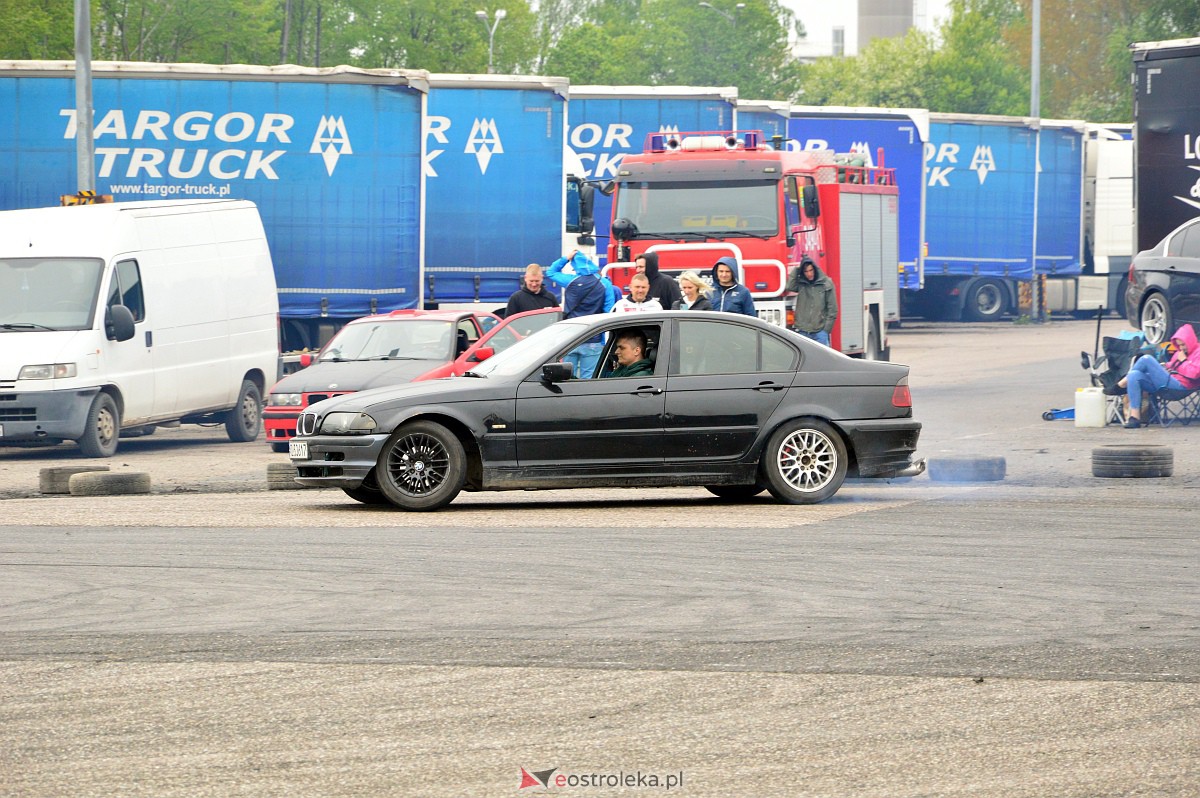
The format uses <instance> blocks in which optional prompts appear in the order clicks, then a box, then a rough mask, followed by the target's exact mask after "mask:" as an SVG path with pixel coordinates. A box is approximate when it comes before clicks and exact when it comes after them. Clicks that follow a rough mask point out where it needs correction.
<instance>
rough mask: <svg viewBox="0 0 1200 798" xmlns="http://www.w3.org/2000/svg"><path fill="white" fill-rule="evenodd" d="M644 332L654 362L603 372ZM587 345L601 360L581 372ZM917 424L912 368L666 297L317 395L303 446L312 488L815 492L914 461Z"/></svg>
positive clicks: (373, 498) (425, 501)
mask: <svg viewBox="0 0 1200 798" xmlns="http://www.w3.org/2000/svg"><path fill="white" fill-rule="evenodd" d="M627 332H632V333H634V334H635V335H634V337H633V339H629V338H628V337H626V336H625V335H624V333H627ZM638 333H640V335H641V336H642V338H638V337H637V334H638ZM631 341H633V342H637V341H644V342H645V349H644V352H643V355H644V357H643V359H644V360H646V361H649V362H648V363H646V364H641V368H643V369H645V370H646V371H647V372H648V373H644V374H640V375H638V376H630V377H619V376H608V375H609V374H610V373H611V372H613V371H614V370H616V369H617V367H618V364H617V361H616V358H617V356H618V352H619V350H618V347H617V344H618V343H619V342H622V344H623V347H624V349H622V350H620V354H622V356H627V351H631V347H630V342H631ZM589 348H591V349H592V350H593V351H595V350H599V358H598V360H597V361H596V365H595V366H594V368H593V370H592V372H591V373H587V374H581V375H578V376H576V375H574V374H573V373H572V371H573V365H572V363H571V362H570V361H573V360H575V358H576V356H577V355H579V354H580V353H581V352H584V351H586V350H588V349H589ZM639 362H640V361H639ZM627 370H628V369H627ZM920 429H921V425H920V424H919V423H918V422H916V421H914V420H913V418H912V401H911V398H910V394H909V389H908V367H907V366H903V365H898V364H894V363H880V362H871V361H862V360H852V359H851V358H849V357H846V356H845V355H843V354H841V353H840V352H835V351H834V350H832V349H829V348H827V347H824V346H821V345H820V344H818V343H816V342H814V341H810V340H808V339H806V338H802V337H801V336H799V335H796V334H795V333H792V332H789V331H787V330H784V329H781V328H779V327H774V326H771V325H768V324H766V323H765V322H762V321H760V320H758V319H755V318H752V317H748V316H742V315H737V314H731V313H715V312H693V311H663V312H654V313H637V314H609V315H606V316H589V317H585V318H579V319H572V320H568V321H561V322H559V323H557V324H554V325H551V326H550V327H547V328H546V329H544V330H542V331H540V332H537V333H535V334H534V335H532V336H530V337H528V338H526V339H524V340H522V341H520V342H518V343H517V344H515V345H514V346H512V347H510V348H509V349H507V350H505V351H504V352H500V353H498V354H496V355H495V356H494V357H492V358H490V359H489V360H486V361H484V362H483V363H481V364H480V365H479V366H476V367H475V368H474V369H472V370H471V371H470V372H468V373H467V374H466V375H465V376H462V377H451V378H448V379H442V380H431V381H428V382H421V383H411V384H407V385H397V386H394V387H389V388H378V389H374V390H370V391H362V392H359V393H355V394H349V395H346V396H339V397H335V398H332V399H328V400H326V401H323V402H319V403H317V404H314V405H312V406H311V407H309V408H307V409H305V411H304V413H303V414H302V415H301V417H300V426H299V434H298V435H297V437H296V438H293V439H292V441H291V450H290V454H291V458H292V463H293V464H294V465H295V466H297V470H298V475H299V476H298V481H299V482H300V483H301V484H304V485H312V486H327V487H328V486H333V487H339V488H342V489H343V490H344V491H345V492H346V493H347V494H348V495H349V496H350V497H351V498H354V499H356V500H358V501H361V502H365V503H370V504H384V503H388V502H390V503H392V504H394V505H396V506H397V507H401V508H404V509H406V510H435V509H438V508H440V507H443V506H445V505H446V504H448V503H449V502H450V501H452V500H453V499H454V497H455V496H457V495H458V493H459V491H460V490H463V489H466V490H473V491H479V490H510V489H530V488H584V487H588V488H596V487H645V486H679V485H702V486H704V487H706V488H708V490H710V491H711V492H712V493H714V494H716V495H717V496H720V497H725V498H745V497H750V496H754V495H756V494H758V493H761V492H762V491H763V490H769V491H770V492H771V493H772V494H773V495H774V496H775V497H776V498H777V499H779V500H780V501H783V502H788V503H793V504H807V503H813V502H820V501H824V500H825V499H828V498H829V497H830V496H832V495H833V494H834V493H836V492H837V490H838V488H840V487H841V485H842V482H843V481H844V480H845V478H846V476H847V474H848V473H849V474H857V475H858V476H860V477H889V476H895V475H898V474H901V473H906V472H907V473H916V472H918V471H919V468H920V464H917V465H914V464H913V462H912V455H913V451H914V450H915V448H916V445H917V436H918V435H919V433H920Z"/></svg>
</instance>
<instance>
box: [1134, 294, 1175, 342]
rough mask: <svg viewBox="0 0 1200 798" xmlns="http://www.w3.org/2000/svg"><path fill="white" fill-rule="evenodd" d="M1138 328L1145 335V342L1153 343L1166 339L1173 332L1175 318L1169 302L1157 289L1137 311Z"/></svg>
mask: <svg viewBox="0 0 1200 798" xmlns="http://www.w3.org/2000/svg"><path fill="white" fill-rule="evenodd" d="M1138 328H1139V329H1141V331H1142V333H1143V334H1144V335H1145V336H1146V342H1147V343H1151V344H1154V345H1156V346H1157V345H1158V344H1161V343H1162V342H1163V341H1165V340H1167V336H1169V335H1170V334H1171V333H1173V332H1175V320H1174V319H1173V318H1172V315H1171V303H1170V302H1168V301H1167V298H1166V297H1165V296H1163V295H1162V294H1160V293H1158V292H1157V291H1156V292H1154V293H1152V294H1149V295H1148V296H1147V297H1146V299H1145V301H1144V302H1142V309H1141V310H1140V311H1138Z"/></svg>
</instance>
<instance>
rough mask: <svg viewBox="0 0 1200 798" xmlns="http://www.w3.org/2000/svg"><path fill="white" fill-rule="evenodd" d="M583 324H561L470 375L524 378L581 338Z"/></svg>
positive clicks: (514, 345)
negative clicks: (522, 376)
mask: <svg viewBox="0 0 1200 798" xmlns="http://www.w3.org/2000/svg"><path fill="white" fill-rule="evenodd" d="M582 326H583V325H582V323H581V322H575V321H560V322H558V323H557V324H552V325H550V326H549V327H546V328H545V329H542V330H538V331H537V332H535V333H534V334H533V335H530V336H529V337H528V338H522V339H521V340H520V341H517V342H516V343H515V344H513V345H512V346H510V347H509V348H508V349H505V350H504V351H503V352H497V353H496V354H495V355H493V356H492V357H490V358H488V359H487V360H485V361H483V362H482V363H480V364H479V365H478V366H475V367H474V368H472V369H471V371H470V372H469V373H470V374H473V375H475V376H477V377H490V376H493V375H495V376H520V375H522V374H524V373H526V372H527V371H529V370H531V369H533V368H534V367H536V366H539V365H541V364H542V363H545V362H546V361H547V360H549V359H550V358H551V357H552V356H554V355H555V354H556V353H557V352H559V351H561V350H563V349H565V348H566V347H567V345H568V344H569V343H571V341H572V340H574V339H575V338H576V337H578V336H579V333H580V330H581V329H582Z"/></svg>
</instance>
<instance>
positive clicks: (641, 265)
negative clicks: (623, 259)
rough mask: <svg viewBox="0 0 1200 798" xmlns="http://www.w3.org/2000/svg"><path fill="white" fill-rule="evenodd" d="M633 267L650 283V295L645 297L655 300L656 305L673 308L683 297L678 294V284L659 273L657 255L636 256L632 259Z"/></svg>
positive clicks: (650, 253) (651, 253)
mask: <svg viewBox="0 0 1200 798" xmlns="http://www.w3.org/2000/svg"><path fill="white" fill-rule="evenodd" d="M633 265H634V266H636V267H637V270H638V273H639V274H645V275H646V279H647V280H649V281H650V293H649V294H648V295H647V298H648V299H657V300H658V304H660V305H662V306H663V307H664V308H673V307H675V303H676V302H678V301H679V300H680V299H681V298H682V296H683V295H682V294H680V293H679V283H677V282H675V281H674V280H672V279H671V278H670V277H667V276H666V275H665V274H660V273H659V271H658V253H657V252H646V253H643V254H641V255H638V256H637V257H636V258H634V259H633Z"/></svg>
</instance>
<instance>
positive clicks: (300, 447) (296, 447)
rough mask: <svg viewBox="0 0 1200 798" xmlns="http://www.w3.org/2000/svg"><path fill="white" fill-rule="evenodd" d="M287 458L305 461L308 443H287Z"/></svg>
mask: <svg viewBox="0 0 1200 798" xmlns="http://www.w3.org/2000/svg"><path fill="white" fill-rule="evenodd" d="M288 457H290V458H292V459H293V460H307V459H308V441H288Z"/></svg>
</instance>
